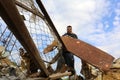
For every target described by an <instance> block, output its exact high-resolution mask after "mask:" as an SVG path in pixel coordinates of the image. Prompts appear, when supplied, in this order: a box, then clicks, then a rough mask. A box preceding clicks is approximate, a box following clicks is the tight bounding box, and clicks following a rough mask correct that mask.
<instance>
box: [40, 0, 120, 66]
mask: <svg viewBox="0 0 120 80" xmlns="http://www.w3.org/2000/svg"><path fill="white" fill-rule="evenodd" d="M42 2H43V4H44V7H45V8H46V10H47V12H48V14H49V16H50V18H51V20H52V21H53V23H54V25H55V27H56V29H57V31H58V33H59V34H60V35H63V34H64V33H65V32H66V26H68V25H71V26H72V27H73V32H74V33H76V34H77V36H78V38H79V39H80V40H83V41H85V42H87V43H89V44H91V45H93V46H95V47H97V48H99V49H101V50H103V51H105V52H107V53H108V54H110V55H112V56H114V57H115V58H119V57H120V35H119V34H120V31H119V30H120V0H42ZM76 59H77V58H76ZM76 61H77V62H76V64H81V63H80V62H79V60H78V59H77V60H76ZM76 67H77V68H78V67H79V66H78V65H77V66H76Z"/></svg>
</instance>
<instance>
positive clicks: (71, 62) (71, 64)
mask: <svg viewBox="0 0 120 80" xmlns="http://www.w3.org/2000/svg"><path fill="white" fill-rule="evenodd" d="M63 36H70V37H73V38H75V39H77V38H78V37H77V35H76V34H75V33H73V32H72V26H67V33H65V34H64V35H63ZM63 57H64V59H65V63H66V64H67V66H68V67H69V70H68V71H71V72H72V74H75V69H74V55H73V54H72V53H71V52H69V51H66V50H64V49H63Z"/></svg>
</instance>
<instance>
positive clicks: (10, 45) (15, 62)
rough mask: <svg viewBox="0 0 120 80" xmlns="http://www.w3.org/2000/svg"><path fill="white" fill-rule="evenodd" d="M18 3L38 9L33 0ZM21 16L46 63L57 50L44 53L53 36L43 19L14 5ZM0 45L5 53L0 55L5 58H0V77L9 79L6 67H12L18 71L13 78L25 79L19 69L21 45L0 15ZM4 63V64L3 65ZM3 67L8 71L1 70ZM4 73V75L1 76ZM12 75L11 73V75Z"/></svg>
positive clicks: (21, 0) (22, 0) (24, 75)
mask: <svg viewBox="0 0 120 80" xmlns="http://www.w3.org/2000/svg"><path fill="white" fill-rule="evenodd" d="M18 1H19V2H20V3H22V4H24V5H26V6H27V7H29V8H30V9H31V10H34V11H36V12H38V11H40V10H39V9H38V6H37V4H36V3H35V2H34V1H33V0H18ZM16 7H17V9H18V11H19V13H20V15H21V17H22V18H23V19H24V23H25V25H26V27H27V29H28V31H29V33H30V35H31V37H32V39H33V41H34V43H35V45H36V47H37V48H38V50H39V54H40V56H41V57H42V59H43V61H45V62H44V63H45V64H46V65H47V64H48V63H46V62H49V61H50V60H52V59H53V58H54V56H55V55H56V54H57V53H58V50H57V49H55V50H54V51H51V52H49V53H48V54H44V53H43V50H44V48H46V47H47V46H48V45H49V44H51V43H52V41H53V40H54V36H53V35H52V33H51V31H50V29H49V28H48V25H47V24H46V23H45V21H44V19H43V18H41V17H39V16H37V15H35V14H33V13H31V12H30V11H28V10H26V9H25V8H22V7H20V6H18V5H16ZM28 44H29V43H28ZM0 46H3V47H5V54H2V55H1V56H5V58H3V59H1V58H0V67H1V66H2V67H1V68H0V71H1V72H0V78H1V79H4V78H5V79H6V80H7V79H8V80H10V79H11V75H10V73H11V72H10V70H11V69H9V70H8V68H10V67H14V68H15V69H16V68H17V70H18V71H16V72H15V73H14V77H15V78H19V79H23V78H24V79H26V74H25V72H24V71H22V70H21V56H20V53H19V49H20V48H21V47H22V48H23V46H22V45H21V44H20V42H19V41H18V40H17V39H16V37H15V36H14V35H13V33H12V32H11V31H10V30H9V29H8V26H7V24H6V23H5V22H4V21H3V19H2V18H1V17H0ZM3 64H4V65H3ZM53 65H54V66H53V69H55V68H56V65H55V64H53ZM3 67H4V68H5V69H6V71H9V72H8V73H4V72H2V69H3ZM3 75H4V76H3ZM12 76H13V75H12Z"/></svg>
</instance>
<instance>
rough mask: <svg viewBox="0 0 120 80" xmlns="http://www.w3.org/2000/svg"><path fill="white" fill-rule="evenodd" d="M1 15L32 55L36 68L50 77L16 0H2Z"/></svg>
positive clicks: (0, 3) (0, 0)
mask: <svg viewBox="0 0 120 80" xmlns="http://www.w3.org/2000/svg"><path fill="white" fill-rule="evenodd" d="M0 15H1V17H2V19H3V20H4V21H5V22H6V24H7V25H8V26H9V29H10V30H11V31H12V32H13V34H14V35H15V37H16V38H17V39H18V40H19V42H20V43H21V44H22V46H23V47H24V48H25V49H26V50H27V52H28V53H30V54H31V55H32V58H33V60H34V61H35V62H34V63H35V64H36V66H37V67H38V68H40V69H41V71H42V72H43V73H44V74H45V76H48V75H49V72H48V70H47V69H46V67H45V64H44V62H43V61H42V58H41V57H40V55H39V51H38V50H37V47H36V45H35V44H34V42H33V40H32V38H31V36H30V34H29V32H28V30H27V28H26V26H25V24H24V22H23V20H22V18H21V16H20V14H19V12H18V10H17V8H16V6H15V2H14V0H0ZM36 66H35V67H36Z"/></svg>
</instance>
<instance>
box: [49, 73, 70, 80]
mask: <svg viewBox="0 0 120 80" xmlns="http://www.w3.org/2000/svg"><path fill="white" fill-rule="evenodd" d="M71 74H72V73H71V72H65V73H55V74H52V75H50V76H49V78H50V79H52V80H54V79H58V78H61V77H64V76H70V75H71Z"/></svg>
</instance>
